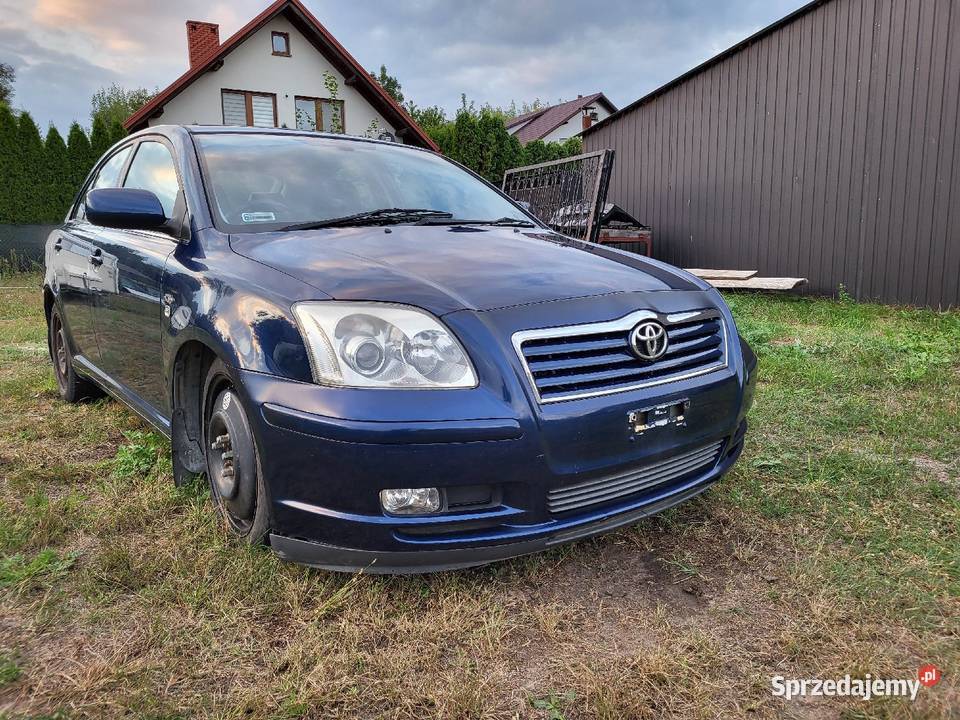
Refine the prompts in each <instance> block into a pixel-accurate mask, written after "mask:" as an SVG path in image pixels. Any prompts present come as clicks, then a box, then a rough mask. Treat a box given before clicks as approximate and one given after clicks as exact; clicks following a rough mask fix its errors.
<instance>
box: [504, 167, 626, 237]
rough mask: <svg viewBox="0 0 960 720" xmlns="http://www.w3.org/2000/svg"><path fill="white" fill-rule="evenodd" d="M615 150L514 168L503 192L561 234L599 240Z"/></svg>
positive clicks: (507, 175)
mask: <svg viewBox="0 0 960 720" xmlns="http://www.w3.org/2000/svg"><path fill="white" fill-rule="evenodd" d="M612 168H613V150H599V151H597V152H591V153H585V154H583V155H574V156H573V157H568V158H563V159H562V160H551V161H550V162H544V163H538V164H536V165H527V166H525V167H518V168H513V169H512V170H507V171H506V172H505V173H504V174H503V191H504V192H505V193H506V194H507V195H509V196H510V197H512V198H513V199H514V200H516V201H518V202H522V203H525V204H526V205H528V206H529V209H530V212H532V213H533V214H534V215H536V216H537V217H538V218H540V220H542V221H543V222H545V223H546V224H547V225H549V226H550V227H552V228H553V229H554V230H556V231H557V232H559V233H563V234H564V235H568V236H570V237H575V238H579V239H581V240H588V241H590V242H596V241H597V236H598V234H599V232H600V215H601V210H602V208H603V203H604V201H605V200H606V197H607V187H608V186H609V184H610V171H611V169H612Z"/></svg>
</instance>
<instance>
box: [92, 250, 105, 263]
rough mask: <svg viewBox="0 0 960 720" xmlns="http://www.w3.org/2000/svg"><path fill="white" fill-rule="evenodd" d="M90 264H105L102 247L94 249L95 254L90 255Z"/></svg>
mask: <svg viewBox="0 0 960 720" xmlns="http://www.w3.org/2000/svg"><path fill="white" fill-rule="evenodd" d="M90 264H91V265H93V266H94V267H100V266H101V265H103V251H102V250H101V249H100V248H97V249H96V250H94V251H93V254H92V255H90Z"/></svg>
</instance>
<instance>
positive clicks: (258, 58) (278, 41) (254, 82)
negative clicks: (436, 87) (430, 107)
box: [124, 0, 437, 150]
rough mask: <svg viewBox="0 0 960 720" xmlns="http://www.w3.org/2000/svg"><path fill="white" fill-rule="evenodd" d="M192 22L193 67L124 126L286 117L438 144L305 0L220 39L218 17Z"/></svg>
mask: <svg viewBox="0 0 960 720" xmlns="http://www.w3.org/2000/svg"><path fill="white" fill-rule="evenodd" d="M186 24H187V50H188V56H189V62H190V67H189V69H188V70H187V71H186V72H185V73H184V74H183V75H181V76H180V77H179V78H177V79H176V80H174V81H173V83H171V84H170V85H169V86H168V87H167V88H165V89H164V90H162V91H161V92H160V93H158V94H157V95H156V97H154V98H153V99H152V100H151V101H150V102H148V103H147V104H146V105H144V106H143V107H142V108H140V110H138V111H137V112H136V113H134V114H133V115H131V116H130V117H129V118H127V120H126V121H125V122H124V126H125V127H126V129H127V130H128V131H130V132H133V131H135V130H140V129H143V128H145V127H149V126H151V125H159V124H183V125H195V124H196V125H247V126H255V127H286V128H300V129H303V130H311V131H313V130H315V131H323V132H339V133H347V134H350V135H363V136H367V137H373V138H380V139H387V140H394V141H396V142H401V143H406V144H410V145H417V146H420V147H425V148H430V149H432V150H436V149H437V147H436V145H435V144H434V143H433V141H432V140H431V139H430V138H429V136H427V134H426V133H425V132H424V131H423V129H422V128H420V127H419V126H418V125H417V123H416V122H414V120H413V118H411V117H410V116H409V115H408V114H407V112H406V111H405V110H404V109H403V108H402V107H400V105H398V104H397V103H396V102H395V101H394V99H393V98H392V97H391V96H390V95H389V94H388V93H387V92H386V91H385V90H384V89H383V88H382V87H381V86H380V84H379V83H377V82H376V80H374V79H373V78H372V77H370V75H369V73H367V71H366V70H364V68H363V66H362V65H360V63H358V62H357V61H356V60H355V59H354V57H353V56H352V55H351V54H350V53H349V52H347V50H346V48H344V47H343V45H341V44H340V43H339V42H338V41H337V39H336V38H334V37H333V35H332V34H331V33H330V31H328V30H327V29H326V28H325V27H324V26H323V25H322V24H321V23H320V21H319V20H317V18H316V17H314V16H313V14H311V12H310V11H309V10H307V8H306V7H305V6H304V5H303V3H302V2H300V0H276V2H274V3H273V4H272V5H270V6H269V7H268V8H266V9H265V10H264V11H263V12H262V13H260V14H259V15H258V16H257V17H255V18H254V19H253V20H251V21H250V22H249V23H247V24H246V25H245V26H244V27H242V28H241V29H240V30H238V31H237V32H236V33H235V34H233V35H232V36H230V37H229V38H227V39H226V40H225V41H223V42H221V41H220V28H219V26H218V25H215V24H213V23H209V22H203V21H199V20H188V21H187V23H186ZM162 41H163V40H162V38H157V42H162Z"/></svg>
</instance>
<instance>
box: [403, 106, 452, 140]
mask: <svg viewBox="0 0 960 720" xmlns="http://www.w3.org/2000/svg"><path fill="white" fill-rule="evenodd" d="M407 112H408V113H410V117H412V118H413V119H414V121H415V122H416V123H417V125H419V126H420V127H422V128H423V129H424V130H426V131H427V132H429V131H430V130H431V129H432V128H437V127H440V126H441V125H446V124H447V113H446V112H445V111H444V109H443V108H442V107H438V106H437V105H433V106H432V107H423V108H421V107H417V105H416V104H415V103H414V102H413V100H408V101H407Z"/></svg>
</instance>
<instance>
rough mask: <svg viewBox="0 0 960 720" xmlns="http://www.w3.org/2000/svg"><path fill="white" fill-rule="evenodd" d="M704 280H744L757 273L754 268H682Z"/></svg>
mask: <svg viewBox="0 0 960 720" xmlns="http://www.w3.org/2000/svg"><path fill="white" fill-rule="evenodd" d="M684 269H685V270H686V271H687V272H688V273H692V274H694V275H696V276H697V277H700V278H703V279H704V280H711V279H717V280H746V279H747V278H752V277H753V276H754V275H756V274H757V271H756V270H704V269H702V268H684Z"/></svg>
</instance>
